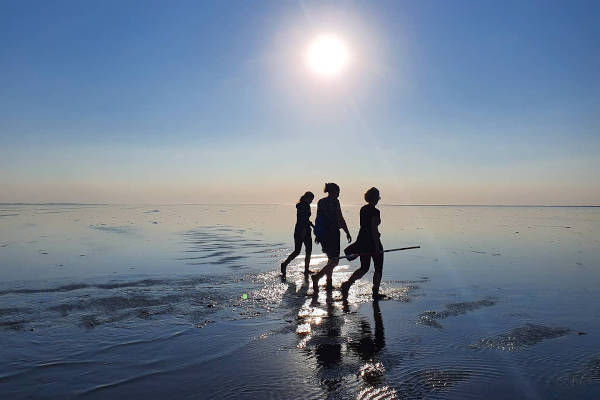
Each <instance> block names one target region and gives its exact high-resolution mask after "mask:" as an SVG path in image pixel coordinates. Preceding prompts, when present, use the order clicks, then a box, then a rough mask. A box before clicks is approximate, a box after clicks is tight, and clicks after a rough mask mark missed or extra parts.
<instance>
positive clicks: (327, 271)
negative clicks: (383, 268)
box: [312, 183, 352, 294]
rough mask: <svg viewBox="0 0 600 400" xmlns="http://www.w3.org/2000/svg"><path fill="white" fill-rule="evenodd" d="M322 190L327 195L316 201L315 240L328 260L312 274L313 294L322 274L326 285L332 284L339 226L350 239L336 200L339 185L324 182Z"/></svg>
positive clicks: (337, 250) (336, 261) (336, 262)
mask: <svg viewBox="0 0 600 400" xmlns="http://www.w3.org/2000/svg"><path fill="white" fill-rule="evenodd" d="M323 192H325V193H328V196H327V197H324V198H322V199H321V200H319V202H318V203H317V219H316V220H315V223H316V227H315V236H317V238H316V239H315V242H317V243H321V247H322V248H323V253H325V254H326V255H327V258H328V260H327V264H325V266H324V267H323V269H321V271H319V272H317V273H316V274H314V275H313V276H312V281H313V293H315V294H316V293H317V292H318V291H319V279H321V278H322V277H323V275H327V286H328V287H331V286H332V285H333V269H334V268H335V266H336V265H338V263H339V260H338V257H339V256H340V228H341V229H343V230H344V232H346V238H347V239H348V243H350V242H351V241H352V237H351V236H350V231H349V230H348V226H347V225H346V221H345V220H344V216H343V215H342V209H341V207H340V201H339V200H338V197H339V196H340V187H339V186H338V185H336V184H335V183H326V184H325V189H324V190H323Z"/></svg>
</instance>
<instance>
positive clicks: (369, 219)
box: [341, 187, 383, 300]
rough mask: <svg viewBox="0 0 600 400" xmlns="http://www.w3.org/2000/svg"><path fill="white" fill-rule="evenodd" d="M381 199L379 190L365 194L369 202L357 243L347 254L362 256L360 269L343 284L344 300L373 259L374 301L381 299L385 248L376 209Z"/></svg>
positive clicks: (364, 209) (362, 217)
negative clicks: (380, 291)
mask: <svg viewBox="0 0 600 400" xmlns="http://www.w3.org/2000/svg"><path fill="white" fill-rule="evenodd" d="M380 199H381V197H380V196H379V190H377V189H376V188H374V187H372V188H371V189H369V190H367V192H366V193H365V201H366V202H367V204H366V205H364V206H363V207H362V208H361V209H360V231H359V232H358V237H357V238H356V242H355V243H353V244H351V245H350V246H348V247H347V248H346V250H345V252H346V254H361V256H360V269H358V270H356V271H354V273H353V274H352V275H351V276H350V278H349V279H348V280H347V281H346V282H344V283H342V287H341V292H342V296H343V297H344V298H346V297H348V291H349V290H350V286H352V284H353V283H354V281H356V280H357V279H360V278H362V277H363V275H364V274H366V273H367V271H368V270H369V267H370V265H371V259H373V264H374V265H375V274H374V275H373V299H375V300H377V299H378V298H379V284H380V283H381V275H382V273H383V246H382V244H381V240H380V236H381V234H380V233H379V229H378V226H379V224H380V223H381V216H380V214H379V210H378V209H377V208H375V206H376V205H377V203H378V202H379V200H380Z"/></svg>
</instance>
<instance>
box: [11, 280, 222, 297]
mask: <svg viewBox="0 0 600 400" xmlns="http://www.w3.org/2000/svg"><path fill="white" fill-rule="evenodd" d="M212 282H213V281H212V280H211V279H209V278H190V279H180V280H174V279H142V280H139V281H128V282H111V283H99V284H87V283H72V284H69V285H63V286H57V287H53V288H37V289H33V288H23V289H8V290H3V291H0V296H1V295H5V294H35V293H60V292H71V291H74V290H81V289H120V288H130V287H131V288H134V287H151V286H159V285H169V284H172V283H177V284H179V285H197V284H203V283H212Z"/></svg>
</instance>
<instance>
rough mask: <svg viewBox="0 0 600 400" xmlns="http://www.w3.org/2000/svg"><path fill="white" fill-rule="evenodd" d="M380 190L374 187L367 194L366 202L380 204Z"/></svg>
mask: <svg viewBox="0 0 600 400" xmlns="http://www.w3.org/2000/svg"><path fill="white" fill-rule="evenodd" d="M380 198H381V197H380V196H379V190H378V189H377V188H374V187H372V188H371V189H369V190H367V191H366V192H365V201H366V202H367V203H370V204H373V205H375V204H377V203H378V202H379V199H380Z"/></svg>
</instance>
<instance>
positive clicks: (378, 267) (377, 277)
mask: <svg viewBox="0 0 600 400" xmlns="http://www.w3.org/2000/svg"><path fill="white" fill-rule="evenodd" d="M373 264H375V274H374V275H373V298H374V299H378V298H379V285H380V284H381V275H382V274H383V253H380V254H377V255H376V256H374V257H373Z"/></svg>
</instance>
